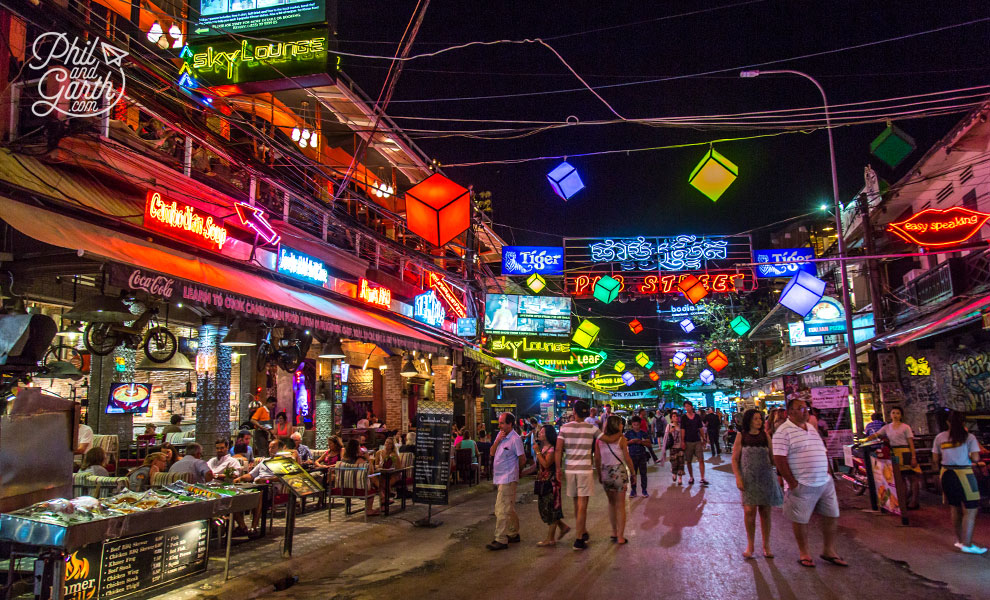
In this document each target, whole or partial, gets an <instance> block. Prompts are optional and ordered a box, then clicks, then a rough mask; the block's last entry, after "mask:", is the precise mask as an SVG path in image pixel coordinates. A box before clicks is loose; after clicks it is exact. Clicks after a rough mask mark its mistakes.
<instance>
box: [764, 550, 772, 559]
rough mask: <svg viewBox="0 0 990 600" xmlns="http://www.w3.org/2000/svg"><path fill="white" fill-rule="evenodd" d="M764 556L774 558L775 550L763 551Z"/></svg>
mask: <svg viewBox="0 0 990 600" xmlns="http://www.w3.org/2000/svg"><path fill="white" fill-rule="evenodd" d="M763 558H773V552H769V551H767V550H764V551H763Z"/></svg>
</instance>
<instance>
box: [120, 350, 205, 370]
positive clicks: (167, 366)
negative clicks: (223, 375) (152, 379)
mask: <svg viewBox="0 0 990 600" xmlns="http://www.w3.org/2000/svg"><path fill="white" fill-rule="evenodd" d="M134 368H135V369H136V370H138V371H195V370H196V369H195V368H194V367H193V365H192V363H191V362H189V359H188V358H186V355H185V354H183V353H181V352H176V353H175V354H173V355H172V358H170V359H168V360H167V361H165V362H163V363H156V362H152V361H151V360H150V359H149V358H148V357H147V356H144V358H142V359H141V362H139V363H138V365H137V366H136V367H134Z"/></svg>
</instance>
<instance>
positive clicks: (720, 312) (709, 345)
mask: <svg viewBox="0 0 990 600" xmlns="http://www.w3.org/2000/svg"><path fill="white" fill-rule="evenodd" d="M773 304H774V302H773V301H772V299H770V298H768V297H760V298H758V297H757V296H756V295H754V294H749V295H746V296H740V295H739V294H729V295H727V296H722V297H721V298H720V299H719V300H718V301H710V300H708V301H705V302H704V305H705V309H706V310H705V312H704V314H702V315H698V316H697V317H694V318H693V320H694V321H695V324H696V325H697V326H698V327H699V328H701V331H702V334H701V348H702V352H703V353H704V354H705V355H707V354H708V353H709V352H711V351H712V350H714V349H715V348H718V349H719V350H721V351H722V352H723V353H725V355H726V356H727V357H728V359H729V365H728V366H727V367H725V368H724V369H722V371H720V372H719V374H718V376H719V377H723V378H729V379H732V380H736V381H738V380H740V379H752V378H755V377H756V376H757V374H758V372H757V370H756V367H757V366H758V363H757V358H756V349H757V346H759V345H763V353H762V354H763V355H764V356H766V355H769V354H774V353H776V352H779V351H780V349H781V342H780V341H779V340H778V341H776V342H766V341H753V340H750V339H749V338H748V337H746V336H745V335H742V336H740V335H739V334H737V333H736V332H735V331H733V330H732V327H731V326H730V323H731V322H732V320H733V319H734V318H736V317H737V316H742V317H745V318H746V320H747V321H749V322H750V324H751V325H755V324H756V323H758V322H759V321H760V320H761V319H762V318H763V317H765V316H766V315H767V313H768V312H770V310H771V309H772V308H773Z"/></svg>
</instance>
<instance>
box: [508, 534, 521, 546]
mask: <svg viewBox="0 0 990 600" xmlns="http://www.w3.org/2000/svg"><path fill="white" fill-rule="evenodd" d="M509 543H510V544H518V543H519V534H518V533H517V534H516V535H510V536H509Z"/></svg>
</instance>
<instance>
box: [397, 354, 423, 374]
mask: <svg viewBox="0 0 990 600" xmlns="http://www.w3.org/2000/svg"><path fill="white" fill-rule="evenodd" d="M399 375H402V376H403V377H412V376H414V375H419V371H417V370H416V367H415V366H414V365H413V363H412V360H410V359H409V355H408V354H407V355H406V356H405V358H404V359H403V361H402V369H401V370H400V371H399Z"/></svg>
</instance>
